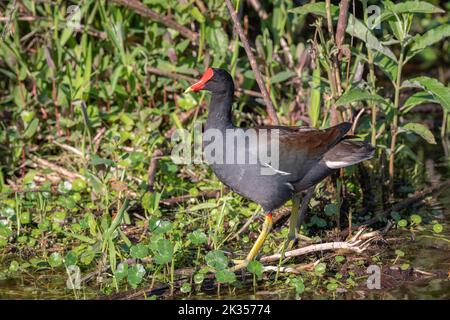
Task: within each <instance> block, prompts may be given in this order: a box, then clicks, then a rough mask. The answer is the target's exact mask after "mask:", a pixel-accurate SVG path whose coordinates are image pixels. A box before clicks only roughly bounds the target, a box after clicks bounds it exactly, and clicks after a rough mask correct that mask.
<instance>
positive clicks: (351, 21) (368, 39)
mask: <svg viewBox="0 0 450 320" xmlns="http://www.w3.org/2000/svg"><path fill="white" fill-rule="evenodd" d="M346 32H347V33H348V34H350V35H352V36H354V37H356V38H358V39H360V40H362V41H364V43H365V45H366V47H367V48H370V49H373V50H375V51H378V52H381V53H382V54H384V55H385V56H387V57H389V58H391V59H392V60H393V61H397V58H396V57H395V55H394V53H393V52H392V51H391V49H389V48H388V47H385V46H384V45H383V44H382V43H381V42H380V41H379V40H378V39H377V38H376V37H375V36H374V35H373V33H372V31H371V30H369V28H367V27H366V25H365V24H364V23H362V22H361V21H360V20H358V19H356V18H355V17H354V16H353V15H352V14H350V15H349V17H348V25H347V29H346Z"/></svg>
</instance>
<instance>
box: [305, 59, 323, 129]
mask: <svg viewBox="0 0 450 320" xmlns="http://www.w3.org/2000/svg"><path fill="white" fill-rule="evenodd" d="M320 81H321V79H320V64H317V67H316V68H315V69H314V70H313V74H312V81H311V96H310V99H309V109H308V113H309V118H310V119H311V126H312V127H314V128H317V127H318V124H319V117H320V98H321V96H322V93H321V88H320Z"/></svg>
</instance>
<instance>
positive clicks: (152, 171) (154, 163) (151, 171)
mask: <svg viewBox="0 0 450 320" xmlns="http://www.w3.org/2000/svg"><path fill="white" fill-rule="evenodd" d="M162 155H163V153H162V151H161V150H159V149H156V150H155V151H154V152H153V154H152V160H151V161H150V166H149V168H148V182H147V190H148V191H149V192H153V191H154V188H153V185H154V184H155V176H156V169H157V168H158V158H159V157H161V156H162Z"/></svg>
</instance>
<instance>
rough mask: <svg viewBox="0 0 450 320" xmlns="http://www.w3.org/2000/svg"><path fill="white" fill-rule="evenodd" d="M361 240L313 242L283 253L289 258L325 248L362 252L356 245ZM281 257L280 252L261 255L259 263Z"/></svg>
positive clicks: (362, 249)
mask: <svg viewBox="0 0 450 320" xmlns="http://www.w3.org/2000/svg"><path fill="white" fill-rule="evenodd" d="M360 243H361V241H357V242H354V243H350V242H327V243H319V244H313V245H310V246H307V247H304V248H299V249H295V250H291V251H287V252H286V253H285V254H284V257H285V258H290V257H298V256H301V255H305V254H308V253H311V252H317V251H327V250H339V249H342V250H349V251H353V252H356V253H361V252H363V251H364V250H365V249H364V248H361V247H359V246H358V244H360ZM280 258H281V254H280V253H276V254H273V255H270V256H265V257H262V258H261V259H260V260H259V261H260V262H261V263H268V262H273V261H278V260H279V259H280Z"/></svg>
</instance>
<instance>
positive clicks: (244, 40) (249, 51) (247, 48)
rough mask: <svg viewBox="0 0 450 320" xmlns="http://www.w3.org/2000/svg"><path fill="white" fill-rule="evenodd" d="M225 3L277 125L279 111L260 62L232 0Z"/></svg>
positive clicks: (273, 122)
mask: <svg viewBox="0 0 450 320" xmlns="http://www.w3.org/2000/svg"><path fill="white" fill-rule="evenodd" d="M225 3H226V5H227V8H228V11H229V12H230V15H231V19H232V20H233V23H234V26H235V28H236V31H237V33H238V34H239V38H240V39H241V41H242V44H243V45H244V49H245V52H246V53H247V57H248V60H249V61H250V66H251V67H252V70H253V73H254V74H255V79H256V82H257V83H258V86H259V90H261V93H262V96H263V99H264V102H265V104H266V110H267V114H268V115H269V118H270V120H271V121H272V124H274V125H277V124H278V123H279V122H278V116H277V112H276V111H275V108H274V107H273V104H272V100H270V95H269V92H268V91H267V88H266V86H265V84H264V80H263V78H262V76H261V72H260V71H259V69H258V64H257V63H256V60H255V57H254V56H253V53H252V49H251V48H250V45H249V44H248V40H247V37H246V36H245V33H244V30H243V29H242V26H241V23H240V22H239V19H238V17H237V15H236V11H235V10H234V7H233V4H232V3H231V0H225Z"/></svg>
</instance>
